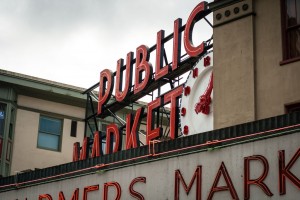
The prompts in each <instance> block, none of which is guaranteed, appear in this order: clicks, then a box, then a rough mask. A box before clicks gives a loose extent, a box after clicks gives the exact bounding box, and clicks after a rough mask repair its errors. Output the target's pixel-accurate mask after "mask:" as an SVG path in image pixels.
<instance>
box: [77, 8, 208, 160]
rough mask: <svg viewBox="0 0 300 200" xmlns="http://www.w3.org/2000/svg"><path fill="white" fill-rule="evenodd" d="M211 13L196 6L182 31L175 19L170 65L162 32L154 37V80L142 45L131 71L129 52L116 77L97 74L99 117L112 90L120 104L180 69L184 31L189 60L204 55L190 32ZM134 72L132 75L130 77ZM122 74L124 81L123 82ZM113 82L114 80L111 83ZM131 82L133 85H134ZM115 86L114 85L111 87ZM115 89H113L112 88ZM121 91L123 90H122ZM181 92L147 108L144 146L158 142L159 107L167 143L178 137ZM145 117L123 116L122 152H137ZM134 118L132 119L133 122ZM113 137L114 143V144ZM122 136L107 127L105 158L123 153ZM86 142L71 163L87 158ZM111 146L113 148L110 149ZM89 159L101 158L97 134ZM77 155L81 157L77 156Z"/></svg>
mask: <svg viewBox="0 0 300 200" xmlns="http://www.w3.org/2000/svg"><path fill="white" fill-rule="evenodd" d="M210 12H211V11H210V10H209V9H208V3H207V2H201V3H199V4H198V5H197V6H196V7H195V8H194V9H193V11H192V12H191V14H190V16H189V18H188V20H187V22H186V25H185V27H183V26H182V20H181V19H180V18H178V19H177V20H175V21H174V32H173V53H172V65H166V66H163V52H164V42H163V40H164V39H165V36H164V30H160V31H159V32H158V33H157V41H156V61H155V72H154V77H153V76H152V74H153V67H152V65H151V63H150V62H149V58H150V51H149V48H148V47H147V46H146V45H141V46H139V47H137V48H136V59H135V60H136V61H135V68H134V70H133V63H134V56H133V52H129V53H128V54H127V57H126V66H123V63H124V60H123V59H119V60H118V61H117V67H116V76H115V77H114V74H113V72H112V71H111V70H109V69H105V70H103V71H101V73H100V82H99V100H98V116H101V114H103V111H104V110H105V104H107V102H108V101H109V99H110V98H111V95H112V92H113V89H115V99H116V101H117V102H119V103H122V101H124V100H126V99H127V98H128V97H129V95H132V92H131V88H132V86H133V95H137V94H139V93H142V92H144V91H143V90H145V89H146V88H147V86H149V84H150V83H152V82H153V81H159V80H161V79H162V78H164V77H165V76H166V75H168V74H171V73H173V72H174V70H176V69H177V68H178V67H179V65H178V64H179V63H180V57H181V42H182V37H181V32H182V31H180V30H183V28H184V37H183V44H184V48H185V51H186V53H187V55H188V56H190V57H197V56H199V55H202V54H203V53H204V51H205V45H206V43H205V42H202V43H201V44H199V45H198V46H194V45H193V41H192V35H193V28H194V25H195V23H196V22H198V21H199V20H201V19H203V18H204V17H206V16H207V15H208V14H209V13H210ZM133 71H135V74H134V76H133ZM123 74H125V75H124V76H125V80H124V81H123ZM114 78H115V80H114ZM133 78H134V85H133ZM114 82H115V84H114ZM114 85H115V87H114ZM122 88H123V89H122ZM182 91H183V86H182V85H181V86H178V87H176V88H174V89H172V90H171V91H169V92H167V93H165V94H164V95H162V96H160V97H158V98H156V99H155V100H154V101H152V102H150V103H148V105H147V121H146V144H149V143H150V142H151V141H152V140H154V139H156V138H158V137H160V136H161V134H162V127H158V128H154V122H153V121H154V120H153V118H154V110H155V109H157V108H158V107H160V106H162V105H165V104H168V103H170V107H171V109H170V139H175V138H177V136H178V121H177V120H178V115H179V109H178V108H177V107H178V99H179V97H180V96H181V94H182ZM143 114H144V108H139V109H138V110H137V111H136V113H135V116H133V114H128V115H127V116H126V142H125V145H126V146H125V149H130V148H136V147H138V146H139V141H138V130H139V126H140V123H141V120H142V116H143ZM133 118H134V119H133ZM113 137H114V138H115V141H113ZM121 140H122V136H121V131H120V130H119V128H118V127H117V125H116V124H110V125H108V126H107V129H106V154H110V153H111V152H116V151H119V150H121V149H122V142H121ZM88 143H89V138H84V141H83V144H82V150H81V153H80V146H79V143H78V142H77V143H75V144H74V149H73V161H76V160H84V159H86V158H87V157H88V156H89V151H88V150H87V148H88V146H89V144H88ZM112 146H114V147H112ZM91 152H92V153H91V157H96V156H100V155H101V154H102V138H101V136H100V134H99V132H98V131H96V132H95V133H94V141H93V146H92V151H91ZM79 154H80V155H79Z"/></svg>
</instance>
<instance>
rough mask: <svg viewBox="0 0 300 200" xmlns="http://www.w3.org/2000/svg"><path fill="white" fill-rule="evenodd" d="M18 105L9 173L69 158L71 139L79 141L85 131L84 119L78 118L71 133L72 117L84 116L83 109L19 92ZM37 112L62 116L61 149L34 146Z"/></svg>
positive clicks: (71, 150) (53, 163)
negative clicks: (73, 133)
mask: <svg viewBox="0 0 300 200" xmlns="http://www.w3.org/2000/svg"><path fill="white" fill-rule="evenodd" d="M18 106H19V107H20V108H19V109H18V110H17V118H16V126H15V138H14V149H13V158H12V166H11V174H15V173H16V172H18V171H22V170H26V169H34V168H44V167H49V166H53V165H58V164H63V163H66V162H71V161H72V153H73V143H74V142H78V141H79V142H81V141H82V140H83V134H84V122H83V121H78V122H77V137H71V136H70V130H71V121H72V118H74V119H78V118H81V119H83V118H84V114H85V109H84V108H78V107H74V106H69V105H65V104H60V103H55V102H49V101H45V100H41V99H36V98H31V97H27V96H21V95H20V96H19V97H18ZM40 113H47V115H49V116H54V117H58V118H61V119H63V133H62V146H61V152H56V151H50V150H44V149H39V148H37V139H38V127H39V117H40ZM74 119H73V120H74Z"/></svg>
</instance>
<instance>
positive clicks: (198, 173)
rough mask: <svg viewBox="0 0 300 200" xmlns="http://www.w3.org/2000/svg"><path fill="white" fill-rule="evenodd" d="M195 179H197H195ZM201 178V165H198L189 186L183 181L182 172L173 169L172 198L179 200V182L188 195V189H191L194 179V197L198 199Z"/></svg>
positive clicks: (199, 196)
mask: <svg viewBox="0 0 300 200" xmlns="http://www.w3.org/2000/svg"><path fill="white" fill-rule="evenodd" d="M196 179H197V180H196ZM201 179H202V166H198V167H197V169H196V171H195V173H194V175H193V177H192V180H191V181H190V183H189V186H187V184H186V183H185V181H184V179H183V177H182V174H181V172H180V170H179V169H178V170H176V171H175V188H174V189H175V191H174V199H175V200H179V182H181V183H182V184H183V188H184V190H185V193H186V195H189V193H190V190H191V189H192V186H193V184H194V182H195V180H196V199H197V200H200V199H201V181H202V180H201Z"/></svg>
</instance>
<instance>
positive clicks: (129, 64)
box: [116, 52, 133, 102]
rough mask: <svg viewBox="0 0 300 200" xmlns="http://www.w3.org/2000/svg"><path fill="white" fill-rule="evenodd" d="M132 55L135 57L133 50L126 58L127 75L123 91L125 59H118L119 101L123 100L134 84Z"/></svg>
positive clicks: (117, 81) (117, 89) (117, 88)
mask: <svg viewBox="0 0 300 200" xmlns="http://www.w3.org/2000/svg"><path fill="white" fill-rule="evenodd" d="M132 57H133V52H129V53H128V54H127V58H126V68H125V70H126V75H125V87H124V90H123V92H121V91H122V86H123V71H124V69H123V70H122V67H123V62H124V60H123V59H120V60H118V64H117V71H116V100H117V101H118V102H121V101H123V100H124V99H125V98H126V97H127V95H128V92H129V91H130V88H131V86H132Z"/></svg>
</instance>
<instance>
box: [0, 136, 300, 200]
mask: <svg viewBox="0 0 300 200" xmlns="http://www.w3.org/2000/svg"><path fill="white" fill-rule="evenodd" d="M299 146H300V135H299V133H294V134H291V135H284V136H280V137H275V138H269V139H264V140H259V141H256V142H249V143H245V144H237V145H234V146H230V147H225V148H219V149H216V150H213V151H204V152H194V153H191V154H188V155H180V154H177V156H176V157H175V156H174V157H171V158H162V159H160V160H156V161H151V162H147V161H143V163H136V164H133V165H131V166H122V167H119V168H117V169H109V170H107V171H101V170H99V171H98V172H97V173H93V174H89V175H85V176H79V177H73V178H69V179H66V180H61V181H56V182H50V183H46V180H45V183H43V184H39V185H35V186H31V187H28V188H23V189H19V190H13V191H8V192H4V193H0V199H19V200H20V199H26V198H27V199H28V200H29V199H39V197H40V199H84V200H86V199H91V200H94V199H232V198H239V199H274V200H275V199H281V200H283V199H289V200H290V199H296V198H297V197H299V195H300V190H299V184H300V183H299V177H300V170H299V169H300V161H299V156H300V149H299ZM284 186H285V187H284ZM77 196H78V198H77ZM270 197H271V198H270Z"/></svg>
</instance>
